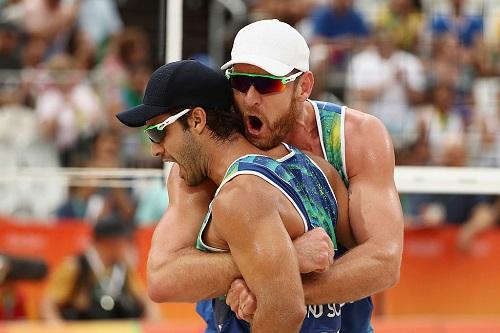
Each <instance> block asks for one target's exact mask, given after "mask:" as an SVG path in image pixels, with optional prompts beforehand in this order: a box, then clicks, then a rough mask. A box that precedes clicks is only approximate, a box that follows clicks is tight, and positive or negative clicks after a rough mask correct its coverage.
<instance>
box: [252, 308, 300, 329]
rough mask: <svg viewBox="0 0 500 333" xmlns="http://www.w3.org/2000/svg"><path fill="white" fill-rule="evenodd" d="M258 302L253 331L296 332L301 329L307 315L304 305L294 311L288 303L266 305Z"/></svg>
mask: <svg viewBox="0 0 500 333" xmlns="http://www.w3.org/2000/svg"><path fill="white" fill-rule="evenodd" d="M258 304H259V306H258V307H257V311H256V312H255V315H254V319H253V321H252V333H261V332H265V333H267V332H273V333H294V332H299V331H300V328H301V326H302V322H303V321H304V317H305V312H304V311H305V310H304V311H301V310H303V309H305V307H304V306H302V307H301V308H300V309H298V310H297V311H293V310H291V309H290V307H289V306H287V304H283V306H281V307H280V306H276V305H274V306H269V307H265V306H263V305H262V304H261V303H258ZM269 305H271V304H269Z"/></svg>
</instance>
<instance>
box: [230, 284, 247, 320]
mask: <svg viewBox="0 0 500 333" xmlns="http://www.w3.org/2000/svg"><path fill="white" fill-rule="evenodd" d="M242 282H243V283H245V282H244V281H243V280H242V279H236V280H234V281H233V282H232V283H231V286H230V288H229V291H228V292H227V295H226V304H227V305H229V307H230V308H231V310H233V312H235V313H236V314H237V313H238V309H239V305H240V293H241V290H242V289H243V288H242Z"/></svg>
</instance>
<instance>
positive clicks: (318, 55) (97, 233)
mask: <svg viewBox="0 0 500 333" xmlns="http://www.w3.org/2000/svg"><path fill="white" fill-rule="evenodd" d="M186 2H187V3H188V2H189V1H186ZM241 2H242V3H244V4H245V6H246V8H247V11H248V17H247V20H248V21H247V22H245V23H248V22H251V21H254V20H258V19H264V18H278V19H280V20H282V21H285V22H287V23H290V24H292V25H293V26H295V27H296V28H297V29H298V30H299V31H300V32H301V33H302V34H303V35H304V36H305V37H306V40H307V41H308V43H309V46H310V49H311V62H310V63H311V69H312V71H313V73H314V75H315V88H314V91H313V96H311V98H312V99H319V100H324V101H331V102H337V103H343V104H346V105H348V106H350V107H352V108H355V109H358V110H361V111H364V112H367V113H370V114H373V115H375V116H376V117H378V118H379V119H380V120H381V121H382V122H383V123H384V124H385V126H386V127H387V129H388V131H389V133H390V134H391V136H392V139H393V143H394V147H395V153H396V163H397V164H398V165H415V166H446V167H460V166H477V167H500V3H498V1H494V0H484V1H466V0H441V1H433V0H421V1H419V0H384V1H370V0H274V1H265V0H247V1H241ZM154 19H156V18H154ZM238 28H239V27H236V26H232V27H231V28H230V29H229V30H231V29H232V30H231V31H230V33H232V34H233V36H234V34H235V33H236V31H237V30H238ZM230 33H229V34H230ZM185 40H186V42H189V36H186V37H185ZM231 42H232V41H231ZM228 45H229V46H227V48H228V49H227V50H225V53H226V54H227V53H228V51H229V50H230V45H231V43H228ZM150 50H151V45H150V40H149V39H148V36H147V35H146V33H145V31H144V30H143V29H142V28H141V27H134V26H128V25H126V24H124V22H123V20H122V18H121V16H120V12H119V8H118V7H117V1H115V0H0V156H2V158H1V159H0V168H6V169H9V168H16V167H24V166H28V167H93V168H123V167H130V168H156V167H162V165H161V163H160V161H157V160H154V159H152V158H151V157H150V153H149V142H148V141H147V140H146V138H145V136H144V135H143V133H142V131H141V130H140V129H130V128H127V127H125V126H120V125H119V123H118V122H117V121H116V119H115V117H114V115H115V114H116V113H117V112H119V111H122V110H124V109H126V108H130V107H133V106H135V105H138V104H140V103H141V102H142V94H143V91H144V89H145V85H146V83H147V81H148V79H149V75H150V74H151V72H152V70H153V69H154V68H155V66H156V64H154V62H153V61H152V59H151V52H150ZM188 56H190V55H186V57H188ZM201 58H203V59H205V61H206V62H207V63H211V64H214V66H215V67H217V64H215V61H214V60H213V59H210V54H205V55H202V56H201ZM47 183H48V184H42V183H41V182H35V183H28V184H27V185H26V184H25V185H23V183H12V182H0V197H1V198H2V199H1V200H0V214H1V215H16V216H27V217H37V218H42V219H43V218H47V220H49V219H48V218H51V217H55V218H58V219H64V220H71V219H76V220H86V221H91V222H92V223H93V224H94V226H95V227H94V240H93V243H92V244H91V245H90V246H89V248H87V249H85V251H84V252H83V253H82V254H80V255H78V256H76V257H74V258H69V259H68V260H67V261H66V262H64V263H63V264H62V265H61V267H60V268H59V269H57V270H56V272H54V274H53V276H52V277H51V282H50V283H49V288H48V290H47V294H46V295H45V298H44V301H43V302H44V309H45V310H44V313H43V314H42V315H43V316H44V317H45V318H47V319H53V320H60V319H61V318H73V319H75V318H87V319H90V318H105V317H106V316H110V315H113V316H114V318H121V317H124V316H125V317H140V316H152V317H155V314H154V313H155V311H154V309H151V308H150V304H149V302H148V301H147V300H145V298H144V291H141V290H140V288H141V287H140V286H139V284H137V283H136V277H135V272H134V271H133V270H129V267H130V265H129V264H128V261H127V260H125V256H126V252H127V251H126V250H125V248H126V247H127V246H128V245H130V244H129V240H130V237H129V232H130V230H132V229H133V228H134V227H136V226H138V225H144V224H151V223H155V222H156V221H158V219H159V218H160V216H161V214H162V212H163V211H164V209H165V208H166V206H167V204H168V198H167V195H166V191H165V188H164V186H163V184H164V181H163V180H162V179H156V180H154V181H152V182H151V183H149V184H148V185H147V186H142V187H139V188H138V187H134V186H110V187H109V186H103V185H102V184H100V182H99V181H98V180H96V181H91V180H88V179H87V178H86V179H72V180H71V184H70V185H69V186H68V184H66V183H64V182H63V183H61V184H62V185H61V186H60V187H57V186H56V185H57V184H55V183H54V182H47ZM401 199H402V204H403V208H404V211H405V216H406V222H407V227H408V228H412V227H421V226H425V227H428V226H434V225H441V224H442V223H445V222H446V223H455V224H460V225H461V226H462V227H461V231H460V236H459V239H458V243H457V244H458V246H459V247H460V248H461V249H467V247H468V246H469V245H470V243H471V240H472V238H473V237H474V236H475V235H476V234H477V233H478V232H481V231H482V230H486V229H488V228H490V227H492V226H494V225H495V224H498V222H499V219H500V199H499V197H492V196H480V195H427V194H418V195H416V194H415V195H403V196H402V197H401ZM116 223H119V225H121V226H124V228H120V227H119V226H118V227H117V225H116ZM127 244H128V245H127ZM78 272H79V273H78ZM129 274H130V275H129ZM113 279H114V280H113ZM112 280H113V281H115V282H114V283H115V286H116V285H118V286H119V288H118V289H119V290H118V289H117V290H115V289H116V288H115V287H113V286H112V284H110V283H111V282H110V281H112ZM0 287H1V288H0V296H1V300H2V302H3V303H5V304H7V305H8V307H6V305H5V304H3V303H2V304H3V305H2V307H3V309H4V313H3V314H2V313H0V319H1V318H6V317H9V318H22V317H23V315H22V313H21V312H22V311H21V310H20V306H19V304H17V303H16V302H15V300H16V299H18V298H16V297H17V296H15V295H14V291H13V290H12V289H9V288H7V286H6V285H0ZM63 287H64V288H63ZM5 309H9V311H10V312H9V313H8V315H6V314H5ZM120 311H121V312H120ZM112 313H113V314H112ZM124 313H125V314H124ZM103 316H104V317H103ZM106 318H108V317H106Z"/></svg>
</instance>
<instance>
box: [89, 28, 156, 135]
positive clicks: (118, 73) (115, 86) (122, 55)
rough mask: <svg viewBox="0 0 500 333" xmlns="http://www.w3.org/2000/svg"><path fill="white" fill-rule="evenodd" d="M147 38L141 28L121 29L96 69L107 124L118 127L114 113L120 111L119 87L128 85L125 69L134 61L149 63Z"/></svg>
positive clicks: (120, 97) (120, 92) (122, 107)
mask: <svg viewBox="0 0 500 333" xmlns="http://www.w3.org/2000/svg"><path fill="white" fill-rule="evenodd" d="M149 50H150V46H149V40H148V38H147V35H146V33H145V32H144V30H142V29H140V28H135V27H127V28H125V29H124V30H123V31H122V32H121V33H120V34H119V35H118V36H116V37H115V39H114V40H113V41H112V42H111V44H110V46H109V48H108V50H107V54H106V55H105V56H104V59H103V61H102V62H101V64H100V66H99V68H98V71H99V84H100V86H99V88H100V90H101V94H102V100H103V101H104V102H105V105H104V106H105V110H106V113H107V123H108V124H109V126H111V127H114V128H117V129H119V130H120V129H122V128H123V126H120V124H119V122H118V121H117V120H116V117H115V114H116V113H117V112H120V111H122V110H124V104H123V100H122V88H123V87H124V86H126V85H128V84H129V82H130V75H129V68H130V67H131V66H133V65H135V64H140V63H149Z"/></svg>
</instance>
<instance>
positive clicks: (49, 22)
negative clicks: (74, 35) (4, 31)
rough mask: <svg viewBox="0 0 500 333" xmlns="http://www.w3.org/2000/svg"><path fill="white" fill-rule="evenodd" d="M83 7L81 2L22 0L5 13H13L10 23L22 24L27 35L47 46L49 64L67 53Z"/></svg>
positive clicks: (74, 0)
mask: <svg viewBox="0 0 500 333" xmlns="http://www.w3.org/2000/svg"><path fill="white" fill-rule="evenodd" d="M80 3H81V0H70V1H62V0H23V1H20V2H19V3H14V4H12V5H11V6H9V7H8V8H6V10H7V11H8V12H9V13H11V14H10V15H7V16H8V17H9V19H11V20H14V21H17V22H19V24H20V25H21V26H22V28H23V29H24V31H25V32H26V33H27V34H28V35H30V36H34V37H38V38H42V39H44V40H45V41H46V42H47V45H48V48H47V52H46V53H45V59H47V60H48V59H50V58H51V57H52V56H54V55H56V54H58V53H61V52H62V51H63V50H64V49H65V47H66V43H67V38H68V35H69V33H70V31H71V28H72V27H73V25H74V24H75V22H76V16H77V14H78V11H79V8H80Z"/></svg>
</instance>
